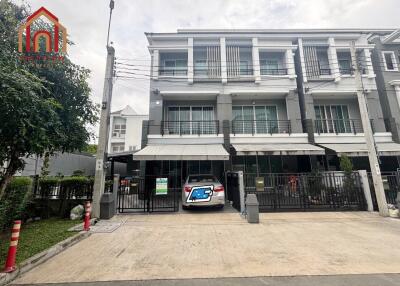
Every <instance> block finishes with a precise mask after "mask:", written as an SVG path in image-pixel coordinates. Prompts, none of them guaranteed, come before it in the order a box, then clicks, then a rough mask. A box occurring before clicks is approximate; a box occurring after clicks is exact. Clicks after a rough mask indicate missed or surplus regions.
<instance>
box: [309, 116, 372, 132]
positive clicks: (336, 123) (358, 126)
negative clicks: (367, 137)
mask: <svg viewBox="0 0 400 286" xmlns="http://www.w3.org/2000/svg"><path fill="white" fill-rule="evenodd" d="M314 123H315V131H316V133H318V134H321V133H335V134H341V133H353V134H357V133H363V132H364V131H363V127H362V122H361V119H318V120H315V121H314Z"/></svg>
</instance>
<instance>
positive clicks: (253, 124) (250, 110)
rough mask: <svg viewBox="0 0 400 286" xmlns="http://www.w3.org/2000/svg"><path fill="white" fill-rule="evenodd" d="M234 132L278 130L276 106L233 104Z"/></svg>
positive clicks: (268, 131) (246, 132) (263, 132)
mask: <svg viewBox="0 0 400 286" xmlns="http://www.w3.org/2000/svg"><path fill="white" fill-rule="evenodd" d="M232 117H233V123H232V124H233V126H232V127H233V132H234V133H238V134H253V133H259V134H266V133H277V132H278V114H277V109H276V106H233V107H232Z"/></svg>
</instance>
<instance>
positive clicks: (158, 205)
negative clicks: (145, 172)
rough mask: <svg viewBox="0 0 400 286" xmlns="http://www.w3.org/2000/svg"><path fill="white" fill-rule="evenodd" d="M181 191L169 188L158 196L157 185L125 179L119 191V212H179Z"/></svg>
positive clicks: (143, 180)
mask: <svg viewBox="0 0 400 286" xmlns="http://www.w3.org/2000/svg"><path fill="white" fill-rule="evenodd" d="M179 194H180V192H179V189H177V188H168V191H167V193H166V194H162V195H158V194H157V193H156V190H155V183H154V185H153V184H146V180H145V179H143V178H138V177H133V178H124V179H121V181H120V187H119V190H118V208H117V209H118V212H119V213H126V212H175V211H178V210H179Z"/></svg>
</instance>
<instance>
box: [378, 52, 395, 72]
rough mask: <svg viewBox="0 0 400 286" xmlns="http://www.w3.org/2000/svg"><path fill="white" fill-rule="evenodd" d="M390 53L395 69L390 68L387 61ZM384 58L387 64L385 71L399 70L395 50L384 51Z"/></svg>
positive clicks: (385, 64)
mask: <svg viewBox="0 0 400 286" xmlns="http://www.w3.org/2000/svg"><path fill="white" fill-rule="evenodd" d="M387 54H390V59H391V60H392V65H393V69H389V68H388V63H387V61H386V55H387ZM382 59H383V63H384V66H385V71H388V72H398V71H399V66H398V64H397V60H396V55H395V52H394V51H382Z"/></svg>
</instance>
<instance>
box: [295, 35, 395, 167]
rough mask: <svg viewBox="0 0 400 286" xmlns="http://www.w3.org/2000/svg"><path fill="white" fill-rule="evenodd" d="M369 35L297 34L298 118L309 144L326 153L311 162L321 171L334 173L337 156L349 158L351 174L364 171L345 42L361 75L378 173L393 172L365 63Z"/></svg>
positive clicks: (388, 137) (388, 138)
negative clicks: (353, 171) (378, 158)
mask: <svg viewBox="0 0 400 286" xmlns="http://www.w3.org/2000/svg"><path fill="white" fill-rule="evenodd" d="M380 32H383V31H380ZM370 33H371V31H365V30H353V29H351V30H350V29H344V30H343V29H342V30H308V31H304V32H301V31H299V33H298V39H297V44H298V50H297V53H296V63H297V69H296V72H297V75H298V76H299V78H298V88H299V96H300V103H301V110H302V117H303V119H304V126H305V128H306V129H307V131H308V134H309V139H310V142H311V143H314V144H316V145H318V146H321V147H323V148H325V150H326V156H320V157H317V160H318V162H317V165H318V166H319V167H320V168H321V169H323V170H333V171H336V170H339V157H340V156H341V155H343V154H346V155H347V156H349V157H351V158H352V162H353V165H354V167H355V169H366V170H369V162H368V158H367V147H366V144H365V137H364V132H363V126H362V122H361V116H360V109H359V103H358V99H357V86H356V80H355V77H354V66H353V64H352V62H353V59H352V55H351V51H350V46H351V42H355V48H356V59H355V60H356V62H357V64H358V66H359V68H360V70H361V73H362V84H363V89H364V95H365V97H366V101H367V107H368V115H369V118H370V124H371V127H372V130H373V133H374V139H375V143H376V144H375V145H376V148H377V151H378V155H379V156H380V159H381V163H382V166H381V168H382V170H384V171H389V170H395V169H396V168H397V167H396V168H395V166H397V163H394V162H393V160H394V158H395V157H394V156H396V155H398V154H399V151H400V149H399V146H400V145H398V144H396V143H394V141H393V140H394V138H393V136H392V133H391V132H390V130H389V129H387V128H386V126H385V123H384V115H383V112H382V108H381V105H380V100H379V99H380V97H379V93H378V89H377V85H376V82H375V78H376V75H375V71H374V67H373V65H372V61H371V52H372V51H373V50H374V45H373V44H371V43H369V42H368V36H369V35H370ZM394 137H395V138H396V137H398V136H397V135H396V136H394ZM393 168H394V169H393Z"/></svg>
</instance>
